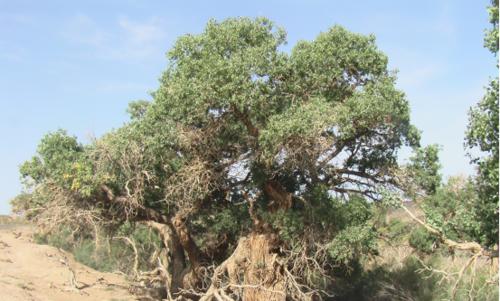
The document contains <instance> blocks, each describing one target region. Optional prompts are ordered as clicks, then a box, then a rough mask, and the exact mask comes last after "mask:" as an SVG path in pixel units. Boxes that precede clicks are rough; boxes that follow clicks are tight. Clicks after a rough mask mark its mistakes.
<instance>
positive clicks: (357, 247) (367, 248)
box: [328, 225, 377, 265]
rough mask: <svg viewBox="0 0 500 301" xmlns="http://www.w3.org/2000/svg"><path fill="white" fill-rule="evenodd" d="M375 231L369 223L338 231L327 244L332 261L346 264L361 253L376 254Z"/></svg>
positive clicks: (356, 258)
mask: <svg viewBox="0 0 500 301" xmlns="http://www.w3.org/2000/svg"><path fill="white" fill-rule="evenodd" d="M375 238H376V232H375V231H374V229H373V227H371V226H370V225H363V226H351V227H348V228H346V229H344V230H342V231H340V232H339V233H338V234H337V235H336V236H335V238H334V239H333V240H332V242H331V243H330V244H329V248H328V252H329V255H330V257H331V258H332V260H333V261H335V262H336V263H338V264H343V265H348V264H350V263H352V261H354V260H358V259H359V258H360V256H362V255H368V254H376V252H377V245H376V240H375Z"/></svg>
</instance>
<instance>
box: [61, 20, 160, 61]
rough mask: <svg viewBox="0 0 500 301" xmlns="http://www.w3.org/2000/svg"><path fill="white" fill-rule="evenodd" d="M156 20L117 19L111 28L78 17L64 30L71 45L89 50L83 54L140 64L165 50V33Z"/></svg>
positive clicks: (64, 34)
mask: <svg viewBox="0 0 500 301" xmlns="http://www.w3.org/2000/svg"><path fill="white" fill-rule="evenodd" d="M164 28H165V26H164V22H162V20H161V19H159V18H155V17H154V18H150V19H148V20H145V21H136V20H130V19H129V18H127V17H120V18H118V19H117V20H116V21H114V22H112V23H111V24H110V25H107V26H104V25H103V24H100V23H97V22H96V21H95V20H94V19H92V18H90V17H89V16H86V15H83V14H78V15H76V16H75V17H73V18H72V19H71V20H70V21H69V22H68V24H67V27H66V29H64V30H63V36H64V37H65V38H66V39H67V40H68V41H69V42H71V43H74V44H79V45H83V46H86V47H88V48H89V49H85V53H87V54H88V53H89V50H90V55H93V56H96V57H98V58H102V59H113V60H131V59H133V60H142V59H148V58H157V57H158V56H160V55H161V54H162V53H163V51H164V49H162V47H164V43H163V42H164V40H165V38H166V33H165V30H164Z"/></svg>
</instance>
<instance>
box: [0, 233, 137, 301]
mask: <svg viewBox="0 0 500 301" xmlns="http://www.w3.org/2000/svg"><path fill="white" fill-rule="evenodd" d="M31 234H32V229H31V227H30V226H26V225H22V226H19V225H5V224H3V225H2V224H0V300H3V301H11V300H36V301H39V300H43V301H45V300H51V301H52V300H54V301H59V300H60V301H67V300H75V301H80V300H81V301H87V300H99V301H104V300H114V301H119V300H120V301H124V300H135V298H134V297H133V296H132V295H131V294H130V293H128V290H127V281H126V280H125V278H124V277H123V276H121V275H117V274H112V273H101V272H98V271H95V270H93V269H91V268H89V267H87V266H84V265H82V264H79V263H77V262H75V261H74V260H73V258H72V256H71V255H70V254H68V253H66V252H64V251H61V250H58V249H57V248H54V247H51V246H45V245H38V244H35V243H33V242H32V239H31ZM72 271H74V273H72ZM72 275H74V277H72ZM74 280H76V287H78V288H79V289H75V286H72V285H71V283H73V284H75V281H74Z"/></svg>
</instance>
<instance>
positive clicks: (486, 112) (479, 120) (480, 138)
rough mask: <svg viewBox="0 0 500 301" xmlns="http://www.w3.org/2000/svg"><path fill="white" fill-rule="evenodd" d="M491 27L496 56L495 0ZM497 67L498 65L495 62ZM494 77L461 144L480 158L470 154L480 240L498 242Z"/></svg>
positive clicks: (490, 43) (489, 39) (488, 43)
mask: <svg viewBox="0 0 500 301" xmlns="http://www.w3.org/2000/svg"><path fill="white" fill-rule="evenodd" d="M488 10H489V14H490V23H491V24H492V25H493V28H492V29H490V30H488V31H487V32H486V36H485V47H486V48H488V49H489V50H490V51H491V52H493V53H494V54H495V56H496V57H497V56H498V39H499V35H498V0H493V1H492V3H491V6H490V7H489V8H488ZM497 67H498V64H497ZM498 105H499V104H498V77H497V78H496V79H493V80H492V81H491V82H490V85H489V87H488V88H487V91H486V95H485V96H484V97H483V99H482V100H481V101H480V102H479V103H478V104H477V105H476V106H475V107H473V108H471V110H470V112H469V126H468V129H467V132H466V138H465V145H466V146H467V147H468V148H469V149H473V148H479V150H480V151H481V152H482V153H483V156H481V157H474V158H473V160H472V161H473V162H474V163H476V164H477V168H478V175H477V180H476V185H477V187H478V188H477V190H478V195H479V199H478V202H477V210H478V212H479V214H480V216H481V217H482V219H483V222H482V223H481V230H482V233H484V236H485V237H484V239H483V243H484V244H486V245H488V246H493V245H498V222H499V221H498V189H499V187H498V181H499V178H498V172H499V170H498V160H499V158H498Z"/></svg>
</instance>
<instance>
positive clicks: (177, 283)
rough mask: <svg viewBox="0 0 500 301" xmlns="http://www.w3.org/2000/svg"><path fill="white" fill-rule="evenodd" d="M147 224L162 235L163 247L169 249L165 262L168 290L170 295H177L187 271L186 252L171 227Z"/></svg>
mask: <svg viewBox="0 0 500 301" xmlns="http://www.w3.org/2000/svg"><path fill="white" fill-rule="evenodd" d="M146 224H147V225H148V226H150V227H151V228H153V229H155V230H156V231H157V232H158V233H159V234H160V237H161V239H162V241H163V245H164V247H165V248H166V249H167V252H166V253H167V254H166V256H165V257H166V258H165V260H164V262H163V264H164V265H165V269H166V271H165V272H166V273H167V274H168V276H167V279H166V282H167V283H166V288H167V290H168V291H169V293H170V294H175V293H177V292H179V289H181V288H182V287H183V277H184V270H185V269H186V260H185V257H184V250H183V248H182V245H181V243H180V240H179V237H178V236H177V235H176V233H175V232H174V231H172V229H171V228H170V227H169V225H166V224H161V223H158V222H154V221H147V222H146Z"/></svg>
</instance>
